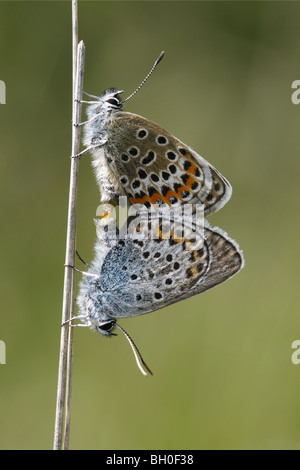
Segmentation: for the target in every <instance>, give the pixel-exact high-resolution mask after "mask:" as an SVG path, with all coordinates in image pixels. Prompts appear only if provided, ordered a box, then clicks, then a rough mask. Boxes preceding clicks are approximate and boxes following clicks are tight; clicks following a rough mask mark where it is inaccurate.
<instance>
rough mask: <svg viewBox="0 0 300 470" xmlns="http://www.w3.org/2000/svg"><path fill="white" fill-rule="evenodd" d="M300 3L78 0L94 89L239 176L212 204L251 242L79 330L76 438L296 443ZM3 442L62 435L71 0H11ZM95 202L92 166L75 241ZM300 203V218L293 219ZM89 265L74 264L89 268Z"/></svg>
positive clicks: (1, 125) (151, 444)
mask: <svg viewBox="0 0 300 470" xmlns="http://www.w3.org/2000/svg"><path fill="white" fill-rule="evenodd" d="M299 15H300V4H299V3H297V2H249V3H248V2H226V1H224V2H156V1H154V2H144V1H143V2H137V1H133V2H127V1H124V2H115V1H111V2H100V1H92V2H89V1H84V2H80V3H79V37H80V39H83V40H84V42H85V44H86V48H87V49H86V71H85V83H84V90H85V91H87V92H89V93H92V94H97V93H100V92H101V91H103V90H104V89H106V88H108V87H111V86H116V87H121V88H122V89H124V90H125V94H124V96H128V94H130V93H131V92H132V91H133V90H134V89H135V88H136V86H137V85H138V84H139V83H140V82H141V80H142V79H143V78H144V76H145V75H146V73H147V72H148V70H149V68H150V67H151V66H152V64H153V61H154V60H155V58H156V57H157V55H158V54H159V52H160V51H161V50H165V51H166V56H165V58H164V60H163V62H162V63H161V64H160V65H159V68H158V69H157V71H156V72H155V73H154V74H153V76H152V77H151V79H150V80H149V82H148V83H147V85H146V86H144V88H143V90H142V91H141V92H140V93H139V94H138V95H136V96H135V97H134V98H133V99H132V100H130V102H128V103H127V105H126V109H127V110H129V111H132V112H135V113H137V114H142V115H143V116H145V117H147V118H149V119H151V120H154V121H155V122H157V123H158V124H160V125H161V126H163V127H164V128H166V129H168V130H169V131H170V132H172V133H173V134H174V135H176V136H177V137H178V138H179V139H181V140H183V141H184V142H185V143H186V144H188V145H189V146H191V147H192V148H194V149H195V150H197V151H198V152H199V153H200V154H201V155H203V156H204V157H205V158H206V159H207V160H209V161H210V162H211V163H212V164H213V165H214V166H216V167H217V168H218V169H219V170H220V171H221V172H222V173H223V174H224V175H225V176H226V177H227V178H228V179H229V181H230V182H231V184H232V186H233V197H232V199H231V200H230V202H229V203H228V204H227V206H226V207H225V208H224V209H223V210H222V211H220V212H218V213H217V214H215V215H213V216H212V217H210V223H211V224H212V225H218V226H220V227H222V228H223V229H224V230H226V231H228V233H229V234H230V236H231V237H233V238H235V239H236V240H237V241H238V243H239V244H240V246H241V248H242V249H243V250H244V254H245V258H246V267H245V269H244V270H243V271H242V272H241V273H240V274H239V275H238V276H236V277H234V278H233V279H231V280H230V281H229V282H227V283H225V284H223V285H221V286H219V287H217V288H215V289H213V290H211V291H209V292H207V293H205V294H203V295H201V296H198V297H194V298H192V299H190V300H186V301H184V302H182V303H178V304H175V305H172V306H170V307H168V308H166V309H164V310H162V311H159V312H155V313H153V314H151V315H145V316H142V317H136V318H133V319H126V320H123V321H122V322H121V325H122V326H124V327H125V328H126V329H127V330H128V332H129V333H130V335H132V337H133V338H134V340H135V342H136V343H137V345H138V346H139V347H140V349H141V352H142V354H143V356H144V358H145V360H146V361H147V363H148V364H149V366H150V367H151V368H152V369H153V371H154V376H153V377H148V378H146V379H145V378H143V377H142V375H141V374H140V372H139V371H138V369H137V368H136V365H135V361H134V358H133V356H132V352H131V350H130V348H129V346H128V344H127V342H126V340H125V338H124V337H122V336H120V335H119V336H118V337H117V338H113V339H112V340H107V339H106V338H103V337H101V336H100V335H98V334H96V333H95V334H93V333H92V332H90V331H89V330H88V329H79V328H78V329H76V330H75V332H74V333H75V344H74V367H73V372H74V374H73V390H72V417H71V437H70V448H71V449H79V448H81V449H156V450H157V449H254V448H257V449H280V448H282V449H299V448H300V401H299V390H300V365H299V366H297V365H293V364H292V361H291V354H292V352H293V350H292V349H291V344H292V342H293V341H294V340H296V339H300V317H299V228H300V227H299V207H298V205H299V174H300V158H299V155H300V154H299V148H300V133H299V125H300V106H296V105H294V104H293V103H292V101H291V94H292V89H291V84H292V82H293V81H294V80H297V79H300V31H299ZM0 50H1V68H0V79H1V80H3V81H5V83H6V87H7V95H6V100H7V102H6V104H5V105H0V129H1V144H0V145H1V147H0V148H1V158H0V179H1V180H0V191H1V233H0V237H1V239H0V246H1V279H0V293H1V322H0V339H1V340H3V341H5V344H6V353H7V357H6V362H7V363H6V364H5V365H4V364H2V365H0V423H1V432H0V448H2V449H45V448H51V447H52V441H53V429H54V414H55V401H56V385H57V369H58V352H59V341H60V321H61V304H62V290H63V273H64V268H63V264H64V250H65V238H66V218H67V203H68V189H69V188H68V187H69V170H70V159H69V155H70V152H71V107H72V100H71V68H72V64H71V2H67V1H66V2H60V1H53V2H46V1H41V2H12V1H10V2H3V1H2V2H1V3H0ZM98 203H99V193H98V188H97V186H96V184H95V180H94V176H93V174H92V170H91V166H90V157H89V156H87V157H85V158H84V159H82V160H81V162H80V175H79V188H78V232H77V247H78V249H79V251H80V253H81V255H82V256H83V257H84V258H85V259H86V260H87V261H89V260H91V259H92V256H93V245H94V240H95V230H94V225H93V220H92V219H93V217H94V216H95V211H96V207H97V205H98ZM297 214H298V215H297ZM79 279H80V277H79V276H78V277H77V281H78V280H79Z"/></svg>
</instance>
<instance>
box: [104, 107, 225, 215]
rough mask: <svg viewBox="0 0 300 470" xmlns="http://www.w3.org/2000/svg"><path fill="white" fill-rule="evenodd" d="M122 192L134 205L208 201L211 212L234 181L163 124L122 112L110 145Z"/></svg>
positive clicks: (109, 155)
mask: <svg viewBox="0 0 300 470" xmlns="http://www.w3.org/2000/svg"><path fill="white" fill-rule="evenodd" d="M104 152H105V156H106V160H107V161H108V164H109V166H110V169H111V172H112V174H115V175H118V178H119V184H120V193H121V194H123V193H125V194H127V196H128V197H129V199H130V202H131V203H132V204H139V203H141V204H145V205H146V207H150V205H151V204H158V205H161V204H163V203H165V204H167V205H169V206H172V207H174V208H175V207H178V206H180V205H182V204H184V203H187V202H188V203H199V202H200V203H202V204H204V212H205V215H208V214H210V213H212V212H215V211H217V210H219V209H220V208H221V207H223V206H224V204H226V202H227V201H228V200H229V199H230V197H231V193H232V189H231V186H230V184H229V182H228V181H227V180H226V179H225V178H224V177H223V176H222V175H221V174H220V173H219V172H218V171H217V170H216V169H215V168H214V167H213V166H212V165H210V164H209V163H208V162H207V161H206V160H205V159H204V158H202V157H201V156H200V155H198V154H197V153H196V152H195V151H194V150H192V149H191V148H189V147H187V146H186V145H185V144H183V143H182V142H181V141H180V140H178V139H176V138H175V137H173V136H172V135H171V134H170V133H168V132H167V131H165V130H164V129H162V128H161V127H159V126H158V125H157V124H155V123H153V122H151V121H149V120H147V119H145V118H143V117H141V116H138V115H135V114H131V113H126V112H117V113H115V114H114V115H113V117H112V120H111V123H110V132H109V135H108V141H107V143H106V144H105V146H104Z"/></svg>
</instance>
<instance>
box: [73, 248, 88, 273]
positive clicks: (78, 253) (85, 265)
mask: <svg viewBox="0 0 300 470" xmlns="http://www.w3.org/2000/svg"><path fill="white" fill-rule="evenodd" d="M76 255H77V256H78V258H79V259H80V261H81V262H82V263H83V264H84V265H85V266H86V267H87V268H88V269H89V268H90V265H89V264H87V263H86V262H85V261H84V260H83V259H82V258H81V256H80V255H79V253H78V251H77V250H76Z"/></svg>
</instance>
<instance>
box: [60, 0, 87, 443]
mask: <svg viewBox="0 0 300 470" xmlns="http://www.w3.org/2000/svg"><path fill="white" fill-rule="evenodd" d="M72 11H73V15H72V18H73V116H72V122H73V132H72V156H74V155H77V154H78V153H79V148H80V131H81V128H80V126H79V127H78V126H75V125H74V124H78V123H80V121H81V103H80V100H81V97H82V88H83V73H84V56H85V46H84V44H83V42H82V41H81V42H80V43H79V44H78V39H77V35H78V28H77V0H73V1H72ZM77 44H78V46H77ZM78 167H79V159H78V158H71V170H70V188H69V207H68V222H67V237H66V238H67V239H66V256H65V264H66V265H68V266H75V252H76V199H77V181H78ZM74 286H75V272H74V270H73V269H72V268H70V267H65V277H64V291H63V308H62V324H64V326H62V328H61V340H60V356H59V369H58V384H57V400H56V416H55V430H54V444H53V449H54V450H61V449H67V448H68V443H69V429H70V404H71V383H72V381H71V378H72V356H73V333H72V330H73V329H72V328H71V322H68V320H69V319H70V318H71V317H72V316H73V310H74ZM65 322H67V323H65ZM64 414H65V420H64Z"/></svg>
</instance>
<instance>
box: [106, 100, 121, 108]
mask: <svg viewBox="0 0 300 470" xmlns="http://www.w3.org/2000/svg"><path fill="white" fill-rule="evenodd" d="M107 103H109V104H112V105H113V106H114V107H115V108H120V106H121V102H120V100H119V99H118V98H109V99H108V100H107Z"/></svg>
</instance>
